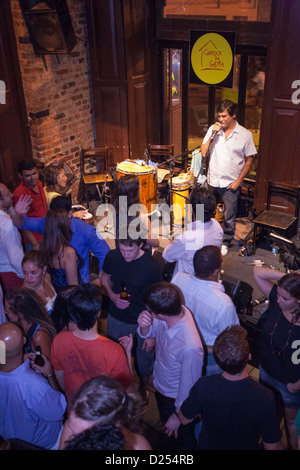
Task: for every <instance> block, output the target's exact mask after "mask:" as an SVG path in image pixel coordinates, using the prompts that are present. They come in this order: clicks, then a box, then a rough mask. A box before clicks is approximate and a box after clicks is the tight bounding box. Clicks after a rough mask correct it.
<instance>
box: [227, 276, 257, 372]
mask: <svg viewBox="0 0 300 470" xmlns="http://www.w3.org/2000/svg"><path fill="white" fill-rule="evenodd" d="M221 280H222V284H223V285H224V287H225V292H226V294H227V295H229V297H231V299H232V301H233V303H234V305H235V307H236V312H237V314H238V317H239V321H240V324H241V326H242V327H243V328H245V330H246V331H247V333H248V336H247V338H248V342H249V347H250V352H251V360H250V361H249V364H250V365H251V366H253V367H256V368H257V369H258V367H259V339H260V329H259V327H258V326H257V320H255V318H254V317H251V315H250V316H249V315H248V314H247V312H248V305H249V302H250V301H252V292H253V287H252V286H250V284H248V283H247V282H244V281H240V280H239V279H236V278H234V277H231V276H227V275H225V274H222V275H221Z"/></svg>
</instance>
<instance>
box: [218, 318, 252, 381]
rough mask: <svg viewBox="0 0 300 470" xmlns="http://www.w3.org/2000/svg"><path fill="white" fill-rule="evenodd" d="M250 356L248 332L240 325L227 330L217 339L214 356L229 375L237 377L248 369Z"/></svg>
mask: <svg viewBox="0 0 300 470" xmlns="http://www.w3.org/2000/svg"><path fill="white" fill-rule="evenodd" d="M249 354H250V347H249V343H248V340H247V331H246V330H245V329H244V328H243V327H242V326H240V325H232V326H230V327H227V328H225V330H223V331H222V332H221V333H220V334H219V335H218V336H217V338H216V340H215V343H214V346H213V355H214V358H215V361H216V363H217V364H218V365H219V366H220V367H221V369H222V370H223V371H225V372H227V373H228V374H231V375H236V374H239V373H240V372H242V370H243V369H244V368H245V367H246V365H247V363H248V360H249Z"/></svg>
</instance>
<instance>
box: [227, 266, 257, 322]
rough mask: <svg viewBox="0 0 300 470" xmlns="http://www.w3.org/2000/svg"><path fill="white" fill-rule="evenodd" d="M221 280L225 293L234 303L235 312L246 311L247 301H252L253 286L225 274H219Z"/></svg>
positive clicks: (241, 312)
mask: <svg viewBox="0 0 300 470" xmlns="http://www.w3.org/2000/svg"><path fill="white" fill-rule="evenodd" d="M221 281H222V284H223V286H224V288H225V292H226V294H227V295H229V297H231V299H232V301H233V303H234V305H235V308H236V312H237V314H238V315H240V314H243V313H247V308H248V306H249V303H250V302H251V301H252V292H253V287H252V286H250V284H248V283H247V282H244V281H241V280H240V279H236V278H234V277H231V276H227V275H225V274H222V275H221Z"/></svg>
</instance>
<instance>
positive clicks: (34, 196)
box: [13, 158, 47, 251]
mask: <svg viewBox="0 0 300 470" xmlns="http://www.w3.org/2000/svg"><path fill="white" fill-rule="evenodd" d="M18 176H19V178H20V179H21V183H20V184H19V186H17V188H16V189H15V190H14V192H13V205H15V204H16V203H17V201H18V200H19V199H20V196H21V195H22V196H25V195H27V196H30V197H31V203H30V206H29V210H28V212H27V217H44V216H45V215H46V213H47V202H46V195H45V191H44V188H43V185H42V182H41V181H40V180H39V172H38V169H37V164H36V162H35V161H34V160H33V159H30V158H28V159H24V160H21V161H20V162H19V165H18ZM22 234H23V237H24V244H25V250H26V251H28V250H32V249H35V250H36V249H38V248H39V243H40V242H41V240H42V234H41V233H37V232H32V231H30V230H22Z"/></svg>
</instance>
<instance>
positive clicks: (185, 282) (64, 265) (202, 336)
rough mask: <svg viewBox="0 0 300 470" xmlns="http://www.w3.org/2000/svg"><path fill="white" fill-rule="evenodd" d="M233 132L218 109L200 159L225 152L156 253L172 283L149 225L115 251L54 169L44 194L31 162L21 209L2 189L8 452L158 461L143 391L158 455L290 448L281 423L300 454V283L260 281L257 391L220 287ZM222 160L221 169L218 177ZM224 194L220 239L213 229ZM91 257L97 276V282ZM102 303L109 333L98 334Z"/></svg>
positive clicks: (233, 195) (122, 187) (134, 190)
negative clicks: (262, 302) (78, 210)
mask: <svg viewBox="0 0 300 470" xmlns="http://www.w3.org/2000/svg"><path fill="white" fill-rule="evenodd" d="M235 117H236V115H235V108H234V107H230V106H229V105H228V103H227V105H226V103H225V104H224V103H223V105H222V106H221V107H220V108H218V122H217V123H216V124H215V125H214V126H211V128H210V129H209V131H208V135H207V136H206V138H205V139H204V144H203V145H204V147H203V155H205V154H206V153H207V151H208V147H209V146H208V145H206V143H208V142H210V143H212V144H213V143H214V142H213V141H214V139H216V141H215V146H214V148H213V151H212V152H211V156H210V173H209V175H210V176H209V181H208V183H209V186H208V187H205V188H204V187H202V186H201V187H198V186H196V187H195V188H194V189H193V192H192V194H191V204H192V209H193V211H192V212H193V220H192V223H191V224H190V225H189V227H188V228H187V230H186V231H185V232H183V234H181V235H180V236H179V237H178V238H176V239H175V240H174V241H173V242H172V243H170V245H169V246H168V247H166V248H165V250H164V252H163V255H162V256H163V258H164V259H165V260H166V262H168V263H173V262H175V263H176V264H175V270H174V274H173V277H172V278H171V279H170V280H165V279H164V278H163V273H162V268H161V265H160V264H159V263H158V261H157V259H156V258H155V257H154V256H153V249H155V248H157V247H158V245H159V240H157V239H156V238H152V237H151V234H150V233H149V227H148V223H147V217H145V215H144V214H139V213H138V212H137V214H136V216H137V217H140V226H143V227H144V232H143V233H144V234H145V236H144V237H141V236H136V237H133V236H132V234H131V233H128V230H125V233H126V236H125V237H124V236H122V237H121V236H120V233H121V232H122V233H124V230H123V229H124V227H120V226H116V227H115V234H116V244H115V248H110V247H109V245H108V244H107V242H106V241H105V240H104V238H102V236H101V235H100V234H99V233H97V230H96V228H95V227H94V226H93V225H90V224H88V223H86V222H84V221H82V220H80V218H79V217H75V216H74V213H73V211H72V206H71V202H70V199H69V198H68V197H66V196H64V195H62V193H63V188H64V187H65V185H66V178H65V175H64V173H63V170H62V169H61V168H59V169H51V170H49V171H48V172H47V175H46V176H47V182H46V184H45V186H44V187H43V185H42V184H41V181H40V179H39V174H38V170H37V168H36V165H35V163H34V162H33V161H31V160H29V161H27V160H25V161H22V162H21V163H20V166H19V177H20V180H21V182H20V185H19V186H18V187H17V188H16V190H15V191H14V193H13V194H12V193H11V192H10V191H9V189H8V188H7V187H6V186H5V185H4V184H2V183H1V184H0V222H1V223H0V280H1V291H0V293H1V298H0V301H1V302H0V303H1V311H0V341H1V344H3V345H4V346H5V359H4V358H3V355H1V354H0V392H1V400H0V416H1V420H0V437H1V440H2V446H3V447H2V446H1V447H2V448H8V445H9V444H8V443H9V442H12V441H16V440H18V442H19V445H20V443H24V445H31V446H34V448H38V449H52V450H58V449H60V450H64V449H66V450H73V449H85V450H87V449H90V450H95V449H99V450H100V449H118V450H129V449H131V450H150V449H151V447H152V445H151V444H150V443H149V441H148V440H147V439H146V438H145V437H144V436H143V433H142V431H141V427H140V423H141V419H142V415H143V412H144V411H145V410H146V409H147V405H148V390H147V387H148V385H149V384H150V383H152V384H153V387H154V389H155V398H156V404H157V409H158V412H159V416H160V421H161V423H162V426H163V429H164V432H165V439H164V440H163V446H164V447H162V448H163V449H168V450H169V449H177V450H178V449H179V450H197V449H210V450H254V449H265V450H275V449H283V448H284V446H283V444H282V431H281V427H280V424H281V422H282V419H283V422H284V426H285V432H286V445H287V448H289V449H297V448H299V444H298V440H299V435H300V412H299V409H300V360H299V358H298V356H299V354H297V350H299V348H300V344H299V343H300V341H299V338H300V274H299V273H297V272H296V273H289V274H285V273H283V272H280V271H276V270H274V269H269V268H264V267H257V266H256V267H255V268H254V271H253V275H254V279H255V281H256V283H257V286H258V287H259V289H260V290H261V292H262V294H263V295H264V296H265V298H266V299H269V307H268V309H267V310H266V311H265V312H264V314H263V315H262V317H261V318H260V321H259V328H260V329H261V334H260V345H259V362H260V367H259V382H257V381H255V380H253V379H252V378H251V377H250V376H249V373H248V363H249V361H250V360H251V353H250V348H249V342H248V339H247V333H246V331H245V330H244V329H243V328H242V327H241V326H240V324H239V317H238V314H237V312H236V309H235V305H234V303H233V301H232V299H231V298H230V297H229V296H228V295H227V294H226V293H225V289H224V286H223V285H222V283H221V282H220V272H221V269H222V262H223V256H226V253H227V248H228V243H230V240H231V237H232V233H233V232H234V225H235V215H236V200H237V198H238V195H239V188H240V185H241V183H242V181H243V178H244V176H245V175H246V174H247V171H248V170H249V165H250V163H251V161H252V158H253V156H254V154H255V151H254V150H255V149H253V146H252V143H251V139H250V140H249V135H248V133H247V132H245V130H244V129H243V128H242V126H240V125H238V123H237V122H236V120H235ZM231 140H232V142H230V141H231ZM228 141H229V142H228ZM241 142H242V143H241ZM239 143H240V145H239ZM224 146H225V147H226V152H225V157H224V155H223V159H224V158H225V160H226V158H228V161H227V164H226V162H225V163H224V162H223V163H222V164H221V163H220V162H219V163H218V159H220V158H221V157H220V155H221V149H222V148H224ZM241 148H242V149H243V151H242V150H241ZM232 152H233V153H234V155H235V162H236V164H235V168H234V169H232V168H231V169H230V155H231V154H232ZM222 171H223V172H224V173H226V175H227V177H225V176H224V175H223V176H222V175H221V173H222ZM217 173H218V174H217ZM136 179H137V178H135V179H134V178H133V177H132V176H130V177H127V176H123V177H122V178H121V179H120V180H119V182H118V184H117V185H116V191H117V193H116V197H117V198H118V196H120V195H122V196H128V197H130V200H131V201H134V203H138V202H139V185H138V180H137V181H136ZM217 194H218V196H220V197H223V199H224V204H225V223H224V225H223V227H222V226H221V225H220V224H219V222H217V221H216V220H215V219H214V212H215V210H216V204H217V196H216V195H217ZM115 200H116V198H115ZM197 204H202V205H203V207H204V220H200V219H199V218H197V210H196V208H197ZM116 209H117V212H118V211H120V210H122V209H121V208H120V207H119V206H118V205H116ZM129 222H130V220H129V219H128V220H127V223H129ZM222 246H223V248H222ZM224 246H225V249H224ZM90 253H92V254H93V255H94V256H95V257H96V258H97V259H98V261H99V270H98V272H97V273H94V275H93V276H91V272H90ZM222 253H223V254H222ZM103 296H105V297H106V298H107V299H108V314H107V330H106V334H103V333H101V332H100V329H99V318H100V317H101V311H102V307H103ZM135 378H137V381H135ZM137 383H138V385H136V384H137ZM11 445H13V444H11ZM161 445H162V444H161ZM5 446H6V447H5ZM154 450H155V448H154Z"/></svg>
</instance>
